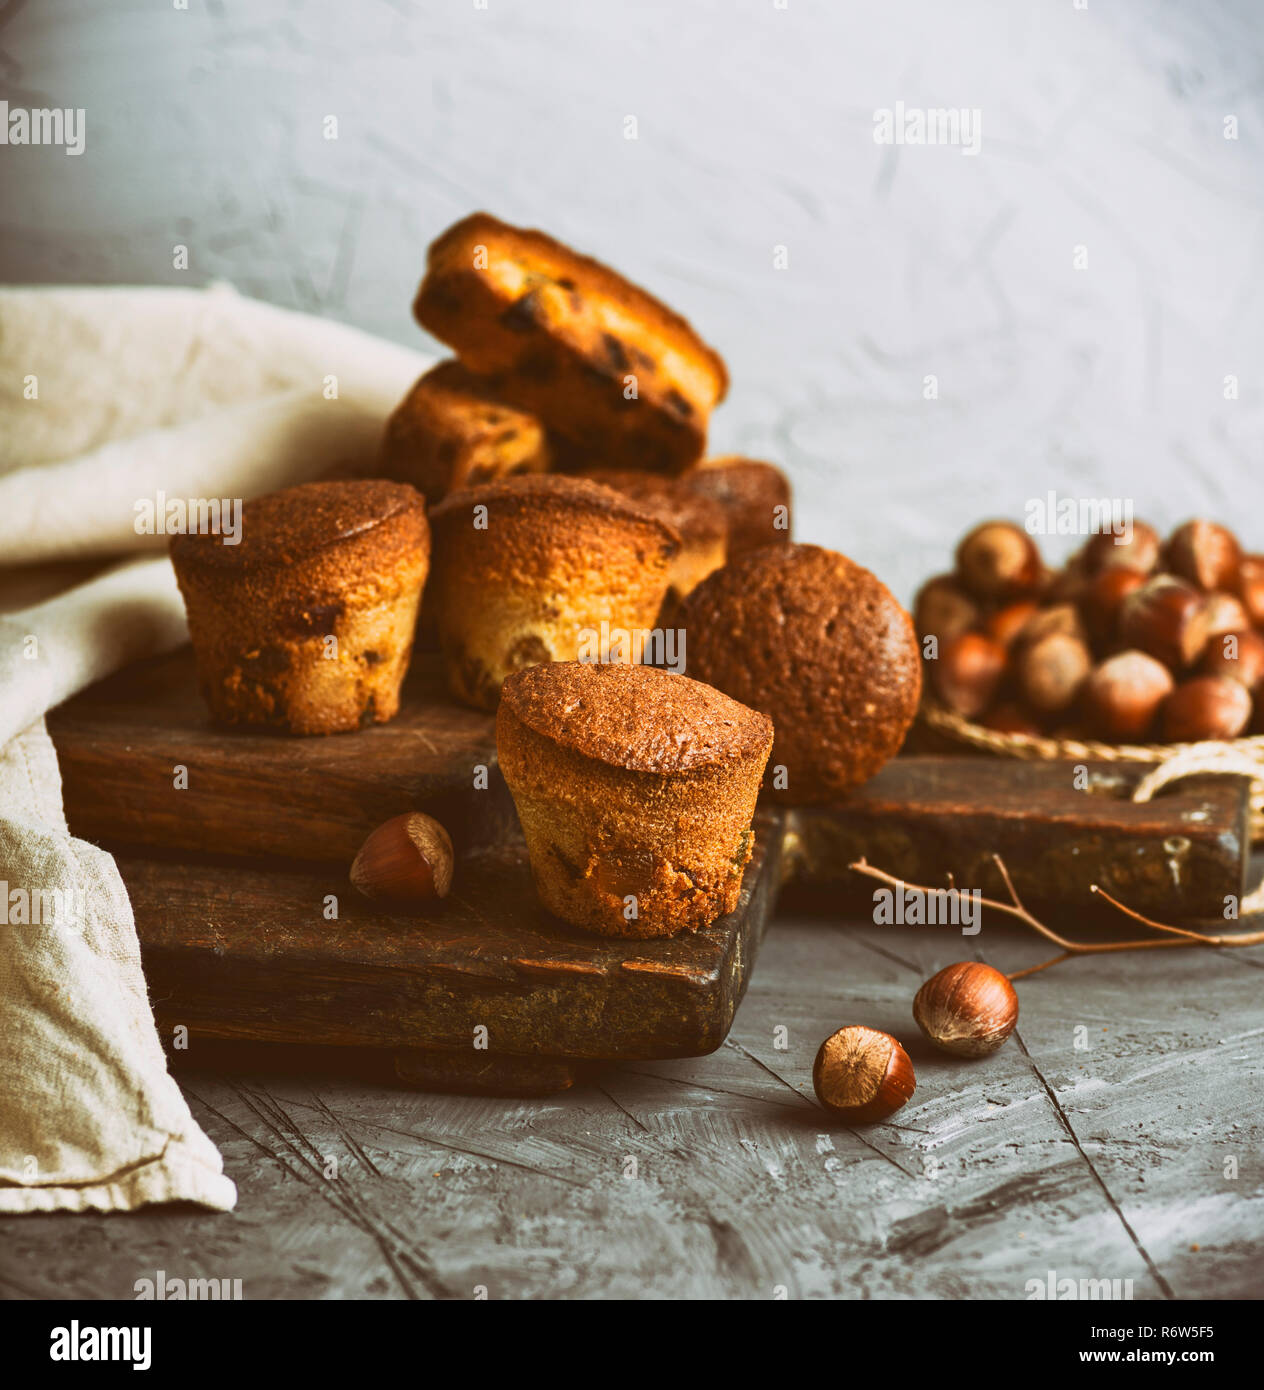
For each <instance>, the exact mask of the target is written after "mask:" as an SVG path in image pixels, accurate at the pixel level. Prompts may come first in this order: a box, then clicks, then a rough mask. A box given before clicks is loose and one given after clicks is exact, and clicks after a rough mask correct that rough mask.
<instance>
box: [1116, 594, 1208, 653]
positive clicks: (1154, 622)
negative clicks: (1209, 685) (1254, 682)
mask: <svg viewBox="0 0 1264 1390" xmlns="http://www.w3.org/2000/svg"><path fill="white" fill-rule="evenodd" d="M1207 622H1208V615H1207V600H1206V598H1205V597H1204V595H1203V594H1201V593H1199V591H1198V590H1197V589H1195V588H1194V586H1193V585H1192V584H1189V583H1187V582H1186V581H1185V580H1183V579H1176V578H1174V577H1173V576H1171V575H1166V574H1161V575H1156V576H1155V577H1154V578H1153V579H1148V580H1146V582H1145V583H1144V584H1143V585H1142V586H1141V587H1140V588H1139V589H1135V590H1134V591H1133V592H1132V593H1130V594H1129V595H1128V597H1127V598H1126V599H1124V601H1123V604H1122V605H1121V607H1120V610H1119V636H1120V637H1121V638H1122V639H1123V641H1124V642H1125V643H1127V645H1128V646H1130V647H1137V648H1139V649H1140V650H1141V651H1143V652H1149V654H1150V655H1151V656H1155V657H1158V659H1159V660H1160V661H1162V662H1163V663H1164V664H1165V665H1166V666H1169V667H1171V668H1172V670H1174V671H1181V670H1184V669H1185V668H1186V667H1187V666H1192V665H1193V664H1194V662H1196V661H1197V660H1198V658H1199V657H1200V656H1201V655H1202V654H1203V648H1204V647H1205V646H1206V645H1207Z"/></svg>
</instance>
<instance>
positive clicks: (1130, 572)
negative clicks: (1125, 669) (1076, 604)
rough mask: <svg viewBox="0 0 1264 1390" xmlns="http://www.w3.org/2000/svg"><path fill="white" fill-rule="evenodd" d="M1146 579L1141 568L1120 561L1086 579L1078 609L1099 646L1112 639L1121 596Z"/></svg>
mask: <svg viewBox="0 0 1264 1390" xmlns="http://www.w3.org/2000/svg"><path fill="white" fill-rule="evenodd" d="M1145 582H1146V577H1145V575H1144V574H1142V573H1141V571H1140V570H1134V569H1128V568H1126V567H1125V566H1123V565H1110V566H1108V567H1107V568H1105V569H1103V570H1102V571H1101V572H1100V573H1099V574H1097V575H1096V576H1094V578H1093V579H1091V580H1090V581H1089V583H1088V586H1087V588H1086V589H1085V590H1084V593H1083V594H1082V595H1081V597H1080V612H1081V613H1082V614H1083V615H1084V625H1085V626H1086V627H1087V628H1088V633H1089V636H1090V637H1091V638H1092V639H1093V641H1094V642H1095V643H1096V644H1097V645H1098V646H1099V647H1103V646H1106V645H1107V644H1108V643H1110V642H1113V641H1114V639H1115V634H1116V631H1117V630H1118V626H1119V610H1120V608H1122V607H1123V602H1124V599H1126V598H1127V597H1128V595H1129V594H1131V593H1133V592H1134V591H1135V590H1137V589H1139V588H1140V587H1141V586H1142V585H1143V584H1144V583H1145Z"/></svg>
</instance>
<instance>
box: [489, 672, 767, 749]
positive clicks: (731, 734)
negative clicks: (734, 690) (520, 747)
mask: <svg viewBox="0 0 1264 1390" xmlns="http://www.w3.org/2000/svg"><path fill="white" fill-rule="evenodd" d="M501 708H502V710H503V711H507V712H508V713H510V714H512V715H513V716H515V717H516V718H517V719H518V720H519V721H520V722H521V723H522V724H524V725H526V727H527V728H529V729H531V730H533V731H534V732H535V733H537V734H540V735H541V736H542V737H544V738H548V739H551V740H553V741H554V742H555V743H557V744H559V745H561V746H562V747H565V748H570V749H573V750H574V751H575V752H577V753H580V754H582V755H583V756H585V757H589V758H593V759H595V760H596V761H598V762H603V763H607V764H609V765H610V766H612V767H621V768H626V769H627V770H628V771H630V772H649V773H658V774H661V775H669V774H671V773H677V772H689V771H692V770H695V769H699V768H706V767H714V766H717V765H722V764H726V763H732V762H735V761H737V760H739V759H742V758H746V757H752V756H754V755H756V754H758V753H760V752H762V753H763V754H764V755H765V756H766V755H767V751H768V749H769V748H770V747H771V745H772V720H770V719H769V718H768V717H767V716H766V715H763V714H760V713H758V712H757V711H756V710H753V709H748V708H747V707H746V706H745V705H742V704H739V703H738V702H737V701H736V700H732V699H730V698H729V697H728V696H727V695H723V694H721V693H720V691H718V690H715V689H713V688H712V687H711V686H709V685H703V684H702V682H701V681H695V680H690V679H689V677H688V676H676V675H672V674H671V673H670V672H668V671H660V670H658V669H657V668H655V667H651V666H629V665H623V664H618V663H616V664H610V665H598V664H595V663H588V662H583V661H560V662H552V663H548V664H545V665H542V666H531V667H528V668H527V669H526V670H522V671H517V672H515V673H514V674H513V675H511V676H509V677H508V678H507V679H506V681H505V684H504V687H503V690H502V692H501Z"/></svg>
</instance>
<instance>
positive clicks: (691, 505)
mask: <svg viewBox="0 0 1264 1390" xmlns="http://www.w3.org/2000/svg"><path fill="white" fill-rule="evenodd" d="M585 476H586V477H588V478H590V479H591V480H592V481H593V482H594V483H599V484H600V485H601V486H602V487H609V488H613V489H614V490H615V491H616V492H618V493H621V494H622V495H623V496H625V497H628V498H630V499H631V500H632V501H634V502H636V503H638V504H639V505H640V506H642V507H644V508H645V509H646V510H647V511H651V512H653V513H654V514H655V516H660V517H662V519H663V520H664V521H665V522H667V524H668V525H669V526H674V527H675V528H676V529H677V530H678V531H679V532H680V534H681V536H682V537H684V539H685V540H686V541H694V542H696V543H698V544H709V543H714V542H718V541H721V540H723V539H724V536H725V532H726V530H727V528H726V525H725V516H724V511H723V509H722V507H721V506H720V504H719V503H718V502H715V501H713V500H712V499H711V498H709V497H703V496H702V495H701V494H700V493H697V492H695V491H693V490H692V489H691V488H689V487H688V486H687V485H686V484H685V482H684V481H683V479H681V478H677V477H672V476H670V475H666V474H663V473H651V472H650V471H649V470H648V469H635V468H594V469H592V470H591V472H589V473H587V474H586V475H585Z"/></svg>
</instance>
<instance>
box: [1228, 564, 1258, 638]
mask: <svg viewBox="0 0 1264 1390" xmlns="http://www.w3.org/2000/svg"><path fill="white" fill-rule="evenodd" d="M1233 588H1234V590H1235V592H1236V593H1237V594H1238V596H1239V597H1240V598H1241V600H1242V606H1243V608H1245V609H1246V612H1247V617H1249V618H1250V619H1251V622H1252V623H1253V624H1254V625H1255V626H1256V627H1264V555H1246V556H1243V559H1242V563H1241V564H1240V565H1239V566H1238V574H1237V580H1236V582H1235V583H1234V585H1233Z"/></svg>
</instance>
